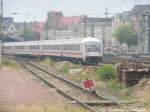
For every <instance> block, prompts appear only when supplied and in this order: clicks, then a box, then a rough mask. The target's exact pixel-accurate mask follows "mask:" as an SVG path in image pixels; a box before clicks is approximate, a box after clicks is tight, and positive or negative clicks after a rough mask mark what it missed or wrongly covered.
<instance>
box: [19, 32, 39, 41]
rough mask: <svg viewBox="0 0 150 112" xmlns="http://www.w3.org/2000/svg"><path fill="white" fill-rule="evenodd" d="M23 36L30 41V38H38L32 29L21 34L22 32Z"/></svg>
mask: <svg viewBox="0 0 150 112" xmlns="http://www.w3.org/2000/svg"><path fill="white" fill-rule="evenodd" d="M22 36H23V38H24V40H25V41H31V40H37V39H38V37H37V36H38V35H37V33H36V32H33V31H25V32H24V33H23V34H22Z"/></svg>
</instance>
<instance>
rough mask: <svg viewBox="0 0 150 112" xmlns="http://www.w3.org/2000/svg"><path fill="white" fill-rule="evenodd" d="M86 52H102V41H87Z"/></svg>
mask: <svg viewBox="0 0 150 112" xmlns="http://www.w3.org/2000/svg"><path fill="white" fill-rule="evenodd" d="M85 50H86V52H100V50H101V49H100V43H98V42H90V43H85Z"/></svg>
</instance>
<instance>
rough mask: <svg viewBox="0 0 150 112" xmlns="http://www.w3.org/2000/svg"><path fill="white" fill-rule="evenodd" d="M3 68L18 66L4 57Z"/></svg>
mask: <svg viewBox="0 0 150 112" xmlns="http://www.w3.org/2000/svg"><path fill="white" fill-rule="evenodd" d="M2 66H3V67H11V68H17V67H18V64H17V63H16V61H14V60H10V59H8V58H5V57H2Z"/></svg>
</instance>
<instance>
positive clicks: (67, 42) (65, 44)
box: [4, 37, 103, 63]
mask: <svg viewBox="0 0 150 112" xmlns="http://www.w3.org/2000/svg"><path fill="white" fill-rule="evenodd" d="M4 53H5V54H11V55H33V56H37V55H40V56H52V57H59V58H67V59H76V60H82V61H83V62H95V63H97V62H99V61H100V59H101V56H102V53H103V52H102V42H101V41H99V40H98V39H96V38H92V37H87V38H75V39H63V40H61V39H60V40H40V41H26V42H8V43H4Z"/></svg>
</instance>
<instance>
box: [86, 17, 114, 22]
mask: <svg viewBox="0 0 150 112" xmlns="http://www.w3.org/2000/svg"><path fill="white" fill-rule="evenodd" d="M87 21H88V22H112V18H92V17H88V18H87Z"/></svg>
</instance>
